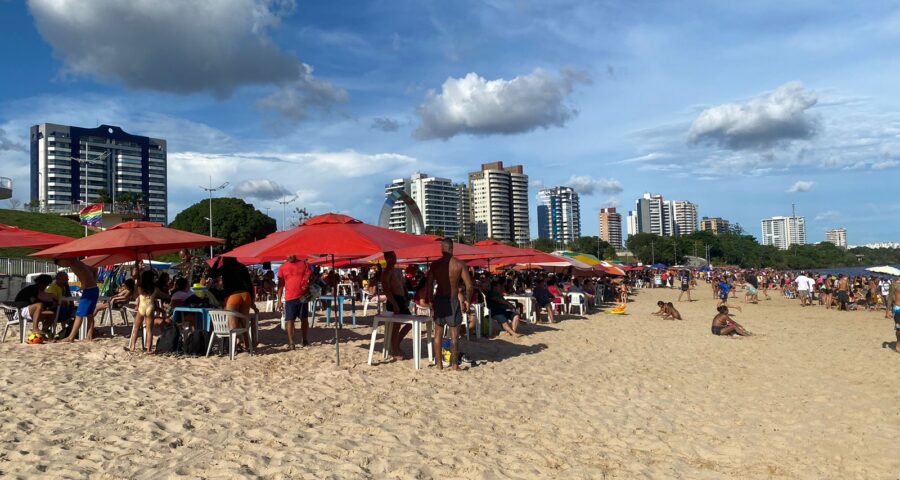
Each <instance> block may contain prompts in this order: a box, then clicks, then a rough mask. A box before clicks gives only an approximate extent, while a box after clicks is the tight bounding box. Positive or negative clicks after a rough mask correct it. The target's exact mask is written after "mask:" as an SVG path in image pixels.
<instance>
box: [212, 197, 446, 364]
mask: <svg viewBox="0 0 900 480" xmlns="http://www.w3.org/2000/svg"><path fill="white" fill-rule="evenodd" d="M428 242H429V240H423V239H421V238H419V237H417V236H415V235H409V234H407V233H403V232H396V231H394V230H388V229H386V228H381V227H376V226H373V225H368V224H365V223H363V222H361V221H359V220H357V219H355V218H352V217H349V216H347V215H341V214H337V213H326V214H324V215H318V216H315V217H312V218H310V219H308V220H306V221H305V222H303V224H302V225H300V226H298V227H295V228H292V229H291V230H287V231H285V232H279V233H277V234H272V235H269V236H268V237H266V238H264V239H262V240H259V241H256V242H253V243H250V244H247V245H244V246H243V247H240V248H238V249H235V250H232V251H231V252H227V253H224V254H222V255H223V256H226V257H237V258H242V257H243V258H255V259H270V260H283V259H285V258H286V257H287V256H288V255H296V256H307V257H309V256H327V257H330V258H331V265H332V267H334V266H335V259H336V258H337V259H350V258H360V257H365V256H368V255H372V254H374V253H379V252H386V251H395V250H399V249H401V248H406V247H414V246H417V245H422V244H424V243H428ZM339 325H340V322H339V321H337V322H334V348H335V352H336V356H337V365H338V366H340V365H341V355H340V343H339V341H338V340H339V339H338V328H339Z"/></svg>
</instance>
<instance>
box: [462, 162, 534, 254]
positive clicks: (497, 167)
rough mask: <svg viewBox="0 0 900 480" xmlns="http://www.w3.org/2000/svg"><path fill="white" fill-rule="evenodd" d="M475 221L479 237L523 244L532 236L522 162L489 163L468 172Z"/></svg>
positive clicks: (526, 180) (526, 179) (475, 229)
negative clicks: (508, 163)
mask: <svg viewBox="0 0 900 480" xmlns="http://www.w3.org/2000/svg"><path fill="white" fill-rule="evenodd" d="M469 191H470V193H471V202H472V224H473V229H474V233H475V235H476V236H477V237H478V238H493V239H495V240H498V241H501V242H508V241H514V242H516V243H520V244H524V243H527V242H528V241H529V240H530V234H529V225H528V175H525V173H524V171H523V169H522V166H521V165H516V166H512V167H504V166H503V162H492V163H486V164H483V165H482V166H481V170H480V171H478V172H471V173H469Z"/></svg>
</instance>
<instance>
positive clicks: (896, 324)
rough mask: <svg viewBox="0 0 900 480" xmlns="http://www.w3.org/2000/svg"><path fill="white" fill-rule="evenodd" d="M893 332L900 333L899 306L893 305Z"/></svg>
mask: <svg viewBox="0 0 900 480" xmlns="http://www.w3.org/2000/svg"><path fill="white" fill-rule="evenodd" d="M894 330H897V331H898V332H900V305H894Z"/></svg>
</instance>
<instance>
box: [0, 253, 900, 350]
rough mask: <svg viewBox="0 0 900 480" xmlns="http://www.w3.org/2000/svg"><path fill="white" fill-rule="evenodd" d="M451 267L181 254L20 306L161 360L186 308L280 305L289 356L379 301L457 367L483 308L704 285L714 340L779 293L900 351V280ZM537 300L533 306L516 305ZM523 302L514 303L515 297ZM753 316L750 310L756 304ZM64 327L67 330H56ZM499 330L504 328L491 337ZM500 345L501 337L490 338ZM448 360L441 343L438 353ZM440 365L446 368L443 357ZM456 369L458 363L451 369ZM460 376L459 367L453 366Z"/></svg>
mask: <svg viewBox="0 0 900 480" xmlns="http://www.w3.org/2000/svg"><path fill="white" fill-rule="evenodd" d="M442 249H443V251H444V256H443V257H442V258H441V259H439V260H437V261H435V262H433V263H431V264H430V265H429V266H428V268H427V269H423V268H420V266H416V265H409V266H406V267H405V268H400V267H399V266H398V265H397V263H396V260H397V259H396V257H395V256H394V255H393V252H385V255H384V259H385V262H384V265H383V266H382V264H374V265H371V266H366V267H362V268H353V269H343V270H339V269H329V268H322V267H318V266H313V265H310V264H308V263H307V262H306V261H304V260H299V259H298V258H297V257H294V256H289V257H287V258H286V260H285V262H284V263H283V264H281V266H280V267H279V268H278V269H277V274H276V271H275V270H273V269H272V268H271V265H270V264H264V265H263V266H262V268H261V269H255V270H252V271H251V270H250V269H248V268H247V267H246V266H244V265H242V264H240V263H239V262H237V261H236V260H235V259H234V258H230V257H221V258H218V259H217V260H216V261H215V262H214V263H212V264H211V265H210V263H208V262H207V261H206V260H204V259H202V258H200V257H196V256H193V255H192V254H191V253H190V252H189V251H186V250H184V251H182V252H181V253H180V262H179V263H178V264H177V265H176V266H175V275H174V277H170V276H169V274H168V273H166V272H164V271H158V270H153V269H150V268H142V267H140V266H138V267H135V268H134V270H132V272H131V275H130V278H127V279H126V280H125V281H124V282H123V283H122V285H121V286H120V287H119V288H118V290H117V291H116V292H114V293H111V294H110V295H109V298H108V299H107V300H104V301H102V302H100V301H99V294H98V292H99V290H98V288H97V273H96V270H95V269H93V268H91V267H88V266H87V265H85V264H84V263H82V262H80V261H79V260H75V259H67V260H59V261H58V264H59V266H60V267H62V268H65V269H68V270H71V271H72V272H73V273H74V274H75V275H76V276H77V278H78V280H79V282H80V283H81V296H80V297H79V298H78V302H77V308H74V307H73V306H72V304H71V301H72V300H71V298H70V296H71V293H70V287H69V284H68V282H69V276H68V274H67V273H66V272H65V271H60V272H59V273H58V274H57V275H56V276H55V277H54V276H51V275H41V276H38V277H37V279H36V280H35V283H34V284H33V285H29V286H27V287H25V288H24V289H23V290H22V291H21V292H19V294H18V295H17V296H16V299H15V301H16V304H17V305H18V307H19V308H20V314H21V315H22V317H23V318H26V319H29V320H32V329H33V331H34V332H38V333H42V334H44V335H51V336H53V339H54V340H65V341H72V340H74V339H75V338H76V336H77V334H78V331H79V329H80V327H81V324H82V323H83V322H87V336H86V339H87V340H90V339H92V338H93V323H94V322H93V321H94V317H95V315H96V314H97V313H102V312H104V311H105V310H113V311H122V310H123V309H124V310H127V311H130V312H132V315H133V316H134V324H133V328H132V333H131V337H130V341H129V344H128V346H127V347H125V348H126V350H129V351H135V350H136V349H137V342H138V341H139V340H141V341H142V342H143V351H145V352H152V351H153V345H154V334H155V333H159V332H161V331H163V330H164V329H166V328H167V327H168V326H170V325H171V324H172V323H173V321H174V320H175V318H174V317H175V316H174V315H173V310H174V309H175V308H178V307H180V306H191V307H213V308H224V309H225V310H229V311H232V312H236V315H234V316H230V317H229V327H230V328H245V327H248V320H247V319H248V318H251V317H249V316H248V314H249V313H250V312H251V311H254V312H258V311H259V309H258V307H257V302H263V301H271V302H272V303H273V304H274V306H275V310H277V311H278V312H282V315H283V318H284V325H285V334H286V337H287V344H288V346H289V348H291V349H293V348H295V345H296V343H299V344H300V346H306V345H309V321H308V320H309V316H310V313H311V312H310V310H311V306H312V307H315V306H316V304H317V303H318V302H323V300H320V299H319V297H321V296H322V295H331V294H336V293H337V292H338V289H340V288H344V289H346V290H347V291H346V292H342V294H344V295H357V296H359V299H360V300H364V301H371V300H373V299H374V301H375V303H377V304H378V307H379V309H381V307H383V308H384V309H385V310H387V311H389V312H392V313H393V314H396V315H409V314H412V313H424V314H428V315H431V316H433V318H434V319H435V323H436V326H437V328H438V335H437V336H436V337H437V338H438V339H440V338H442V330H443V329H444V328H447V329H449V330H450V337H451V339H452V340H453V341H452V346H451V349H452V358H454V359H457V358H458V356H457V339H458V337H459V335H460V331H461V329H463V328H466V329H470V330H471V329H473V328H474V323H475V318H476V316H475V315H474V313H473V312H474V309H473V308H472V307H473V306H474V307H476V308H481V307H486V309H487V311H488V312H490V317H489V318H491V319H492V320H493V321H494V322H495V323H496V326H497V330H498V331H499V332H504V333H506V334H508V335H510V336H511V337H518V336H520V335H521V333H520V329H521V327H522V325H523V323H524V320H525V319H530V318H534V319H537V321H542V320H544V318H546V321H547V322H550V323H554V322H556V321H558V316H559V314H560V313H563V312H568V311H569V310H570V308H569V306H570V304H571V303H572V302H573V301H576V302H578V303H582V304H583V307H584V308H586V309H587V310H588V311H590V309H591V308H595V307H597V306H599V305H601V304H602V303H606V302H615V303H618V304H619V305H622V306H624V305H625V304H626V303H627V302H628V297H629V295H630V293H631V292H632V290H633V289H638V288H644V289H655V288H671V289H675V288H677V289H679V290H680V293H679V295H678V298H677V300H676V302H675V303H677V302H682V301H687V302H692V301H696V299H695V298H692V294H691V292H692V290H696V289H697V288H698V284H699V283H700V282H706V283H708V284H709V285H710V288H711V290H712V295H713V298H714V299H716V300H717V303H716V305H715V308H716V313H715V315H714V317H713V321H712V326H711V331H712V333H713V334H715V335H730V336H745V335H749V334H750V332H749V331H748V330H747V329H746V328H744V327H743V326H742V325H740V324H738V323H737V322H736V321H734V319H733V317H734V314H733V313H732V312H734V311H738V312H741V311H742V307H741V306H740V305H738V304H737V303H738V297H739V295H738V292H739V291H742V292H743V295H742V296H743V303H744V304H756V303H758V302H760V295H762V297H763V298H764V299H766V300H771V298H772V296H771V295H770V293H769V292H780V293H781V295H783V296H784V297H786V298H789V299H796V300H798V301H799V303H800V305H801V306H803V307H808V306H813V305H815V304H818V305H821V306H824V307H825V308H826V309H837V310H845V311H851V310H867V311H872V310H878V309H880V308H883V309H884V310H885V316H886V317H891V316H893V317H894V319H895V330H896V332H897V335H898V340H900V281H893V282H892V281H891V279H889V278H886V277H877V276H875V275H871V276H853V277H849V276H844V275H827V274H810V273H808V272H780V271H773V270H745V269H738V268H724V269H714V270H710V269H701V270H697V269H688V268H676V269H664V270H654V269H643V270H632V271H629V272H628V274H627V275H626V276H625V277H612V276H607V275H595V276H586V277H583V276H579V275H578V272H575V271H572V270H571V269H570V270H568V271H563V272H559V273H549V272H546V271H543V270H517V269H509V270H505V271H493V272H492V271H486V270H479V269H473V268H471V267H469V266H467V265H466V264H465V263H462V262H460V261H458V260H456V259H455V258H454V257H453V254H452V252H453V242H452V241H449V240H445V241H444V242H443V243H442ZM520 296H527V297H530V299H531V300H532V301H529V302H523V301H520V300H521V299H517V298H516V297H520ZM509 297H512V298H509ZM657 306H658V307H659V310H658V311H656V312H654V313H653V315H655V316H658V317H660V318H663V319H666V320H676V321H677V320H682V319H683V318H682V315H681V313H680V312H679V311H678V309H677V308H676V307H675V304H674V303H673V302H663V301H659V302H657ZM745 306H746V305H745ZM181 319H182V320H187V322H188V324H189V325H193V324H194V323H195V322H194V321H193V320H194V318H192V317H191V314H185V315H182V316H181ZM296 320H300V324H301V325H300V335H299V341H298V342H295V337H296V330H295V321H296ZM58 325H62V328H61V330H60V331H58V332H57V331H56V330H54V331H52V332H51V329H54V327H57V326H58ZM392 328H394V331H393V332H392V333H393V335H392V337H391V338H392V340H391V344H390V345H389V350H390V353H391V355H392V356H393V357H394V358H396V359H400V358H403V354H402V352H401V350H400V345H401V342H402V340H403V338H404V337H405V336H406V335H408V333H409V325H402V326H401V325H399V324H396V323H395V324H393V327H392ZM490 330H492V329H490ZM486 333H487V334H488V335H492V332H490V331H489V332H486ZM251 341H253V340H252V339H251V336H250V335H249V334H245V335H242V337H241V338H240V342H239V343H240V345H239V347H238V348H239V349H241V350H251V348H252V347H251V345H250V342H251ZM435 347H436V350H437V352H438V353H440V352H441V348H442V346H441V344H439V343H438V342H437V341H436V344H435ZM438 358H441V357H440V356H438ZM439 363H440V362H439ZM451 364H453V362H451ZM453 366H454V367H455V366H456V364H453Z"/></svg>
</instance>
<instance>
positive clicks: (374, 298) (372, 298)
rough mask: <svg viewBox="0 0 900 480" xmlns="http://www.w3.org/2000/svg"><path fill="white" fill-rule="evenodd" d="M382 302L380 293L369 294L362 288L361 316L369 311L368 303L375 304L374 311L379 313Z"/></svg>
mask: <svg viewBox="0 0 900 480" xmlns="http://www.w3.org/2000/svg"><path fill="white" fill-rule="evenodd" d="M383 303H384V302H382V301H381V295H380V294H378V293H376V294H374V295H372V294H370V293H369V292H368V291H366V290H363V300H362V304H363V316H364V317H365V316H366V313H368V311H369V305H375V313H376V314H378V313H381V310H382V305H383Z"/></svg>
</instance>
